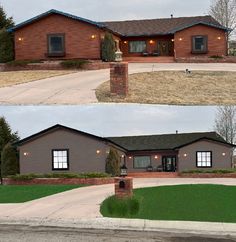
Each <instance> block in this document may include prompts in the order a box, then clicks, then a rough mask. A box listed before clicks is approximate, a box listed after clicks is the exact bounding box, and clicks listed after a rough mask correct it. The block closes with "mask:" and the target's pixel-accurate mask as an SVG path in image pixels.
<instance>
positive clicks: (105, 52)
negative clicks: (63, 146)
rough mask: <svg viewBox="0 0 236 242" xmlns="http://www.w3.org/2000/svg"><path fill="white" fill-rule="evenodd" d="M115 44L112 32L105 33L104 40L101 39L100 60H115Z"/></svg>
mask: <svg viewBox="0 0 236 242" xmlns="http://www.w3.org/2000/svg"><path fill="white" fill-rule="evenodd" d="M115 51H116V45H115V41H114V39H113V36H112V34H110V33H108V32H107V33H105V36H104V40H103V41H102V60H103V61H114V60H115Z"/></svg>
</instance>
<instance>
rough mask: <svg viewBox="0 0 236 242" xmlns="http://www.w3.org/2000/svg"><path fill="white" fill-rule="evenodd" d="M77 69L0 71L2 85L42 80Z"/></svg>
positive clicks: (0, 85)
mask: <svg viewBox="0 0 236 242" xmlns="http://www.w3.org/2000/svg"><path fill="white" fill-rule="evenodd" d="M74 72H75V71H57V70H55V71H50V70H47V71H8V72H0V87H6V86H12V85H16V84H21V83H25V82H31V81H36V80H41V79H45V78H49V77H54V76H61V75H67V74H70V73H74Z"/></svg>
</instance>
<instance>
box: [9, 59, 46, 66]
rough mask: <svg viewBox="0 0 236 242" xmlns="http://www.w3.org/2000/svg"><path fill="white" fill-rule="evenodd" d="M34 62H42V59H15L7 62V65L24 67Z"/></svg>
mask: <svg viewBox="0 0 236 242" xmlns="http://www.w3.org/2000/svg"><path fill="white" fill-rule="evenodd" d="M33 63H42V61H40V60H14V61H9V62H7V63H6V65H8V66H16V67H24V66H27V65H28V64H33Z"/></svg>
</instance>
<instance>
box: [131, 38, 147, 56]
mask: <svg viewBox="0 0 236 242" xmlns="http://www.w3.org/2000/svg"><path fill="white" fill-rule="evenodd" d="M130 42H145V44H146V50H145V51H147V40H130V41H129V54H142V53H143V52H145V51H142V52H131V51H130Z"/></svg>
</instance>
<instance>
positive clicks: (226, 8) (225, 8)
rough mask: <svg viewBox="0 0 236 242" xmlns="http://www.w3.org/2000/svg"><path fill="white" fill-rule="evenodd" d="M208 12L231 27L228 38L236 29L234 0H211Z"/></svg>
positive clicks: (235, 0)
mask: <svg viewBox="0 0 236 242" xmlns="http://www.w3.org/2000/svg"><path fill="white" fill-rule="evenodd" d="M209 14H210V15H211V16H212V17H214V18H215V19H216V20H217V21H218V22H219V23H220V24H222V25H223V26H225V27H227V28H230V29H232V30H233V31H232V32H229V33H228V40H229V38H230V37H231V36H232V34H233V33H234V31H235V29H236V0H212V3H211V6H210V11H209Z"/></svg>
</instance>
